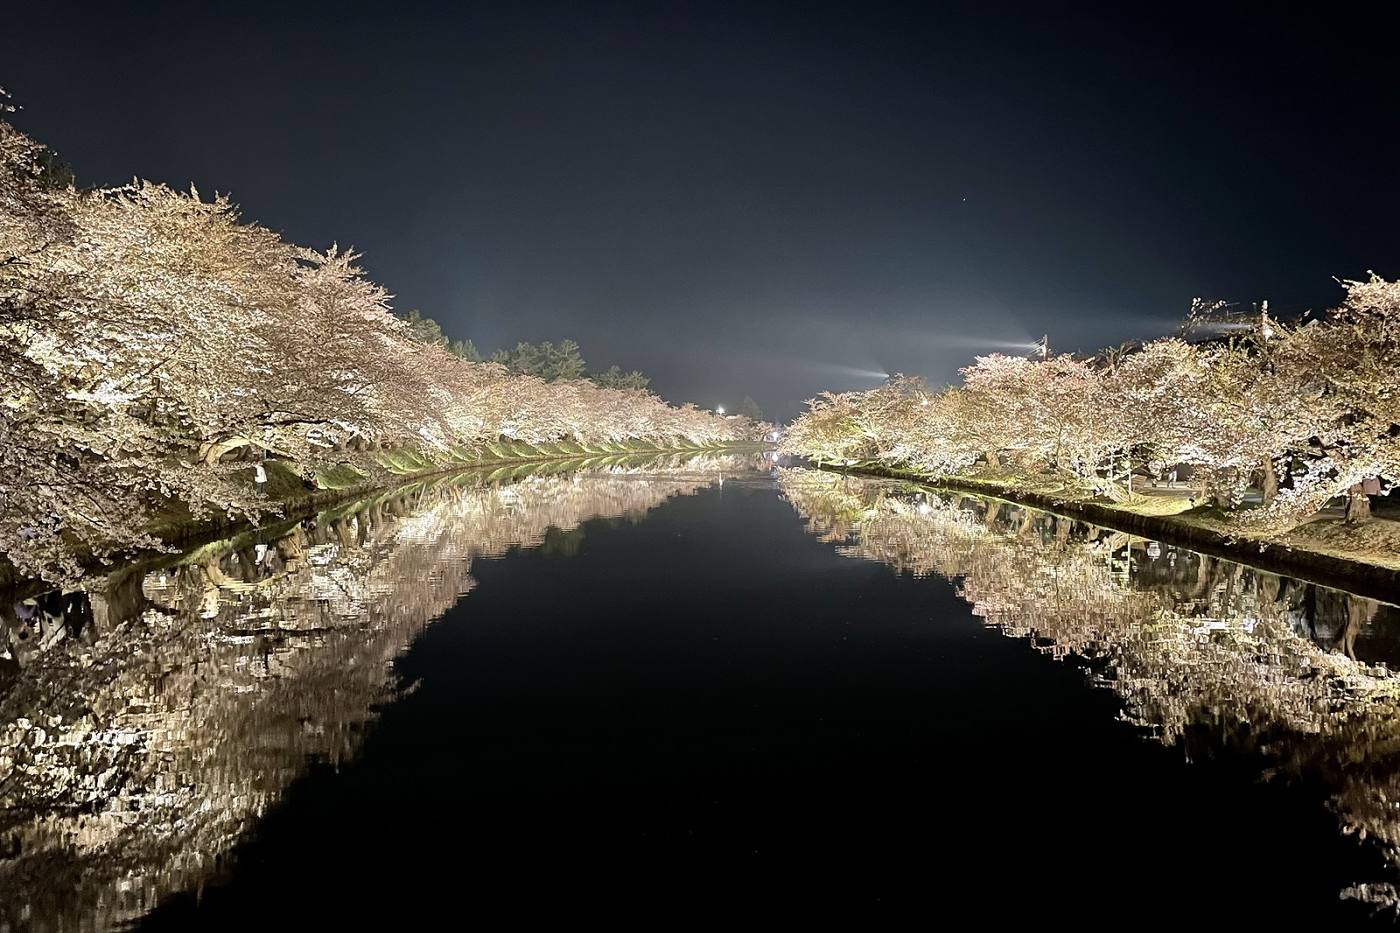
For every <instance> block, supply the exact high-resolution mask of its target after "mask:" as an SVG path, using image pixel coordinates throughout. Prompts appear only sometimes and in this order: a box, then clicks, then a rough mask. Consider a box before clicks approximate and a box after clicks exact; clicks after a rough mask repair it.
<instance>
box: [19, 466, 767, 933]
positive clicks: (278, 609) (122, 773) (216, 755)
mask: <svg viewBox="0 0 1400 933" xmlns="http://www.w3.org/2000/svg"><path fill="white" fill-rule="evenodd" d="M748 465H749V464H748V462H747V460H741V458H736V457H728V456H706V457H698V458H685V459H676V458H672V459H665V460H653V461H645V462H638V461H635V460H632V461H620V462H617V463H613V464H609V465H604V466H602V467H598V466H594V467H592V468H590V469H587V470H584V471H575V472H564V473H556V474H555V475H542V471H539V470H536V471H533V472H531V471H522V470H519V469H516V470H513V471H509V472H508V473H505V472H500V471H498V472H497V473H495V474H486V475H484V474H461V475H458V476H455V477H452V478H450V479H443V480H439V481H436V482H431V483H427V484H420V485H415V486H412V487H409V488H406V489H402V490H397V491H395V492H393V493H390V494H385V495H383V496H380V497H378V498H375V499H372V500H369V501H363V502H359V503H356V504H354V505H351V506H346V507H344V508H341V509H338V510H334V511H330V512H325V513H322V514H320V515H318V516H316V517H315V518H314V519H310V520H307V521H304V522H295V523H287V524H285V525H283V526H280V527H278V528H277V529H274V530H271V531H264V532H262V533H250V534H247V535H243V536H241V537H239V538H236V539H232V540H230V541H225V542H220V543H218V544H214V545H210V546H206V547H204V548H201V549H200V550H198V551H196V552H194V553H191V554H188V555H185V556H184V557H183V558H182V559H181V560H179V561H178V562H176V563H174V564H172V565H170V566H166V567H163V568H157V569H151V570H147V569H143V568H128V569H125V570H121V571H118V572H116V573H112V574H110V575H108V576H105V577H97V578H93V579H90V580H88V581H86V582H85V583H84V585H83V586H82V587H81V588H80V589H77V590H74V591H71V592H53V593H46V594H41V595H38V596H33V597H30V598H27V599H23V600H20V601H18V602H17V603H11V602H7V603H6V604H5V605H4V607H3V608H2V609H0V619H3V622H4V625H5V630H4V633H3V634H4V641H5V643H6V644H7V647H6V645H0V647H4V648H5V651H4V653H3V654H0V892H3V896H0V930H5V931H9V930H20V929H24V930H63V929H105V928H110V927H112V926H114V925H118V924H120V923H122V922H125V921H128V920H131V919H133V918H137V917H140V916H141V915H143V914H144V913H146V912H147V911H149V910H150V909H151V908H152V907H154V906H155V904H156V903H158V902H159V900H160V899H161V898H163V897H164V896H166V895H167V894H169V893H171V892H174V891H178V890H188V889H195V888H197V887H198V886H199V885H200V884H201V883H203V882H204V881H205V880H207V879H209V878H210V877H211V876H212V875H214V874H215V873H216V872H217V871H218V869H219V866H220V861H221V859H222V858H223V857H224V856H225V855H226V854H227V853H228V851H229V850H230V848H231V846H232V845H233V844H234V843H235V842H236V841H237V840H238V838H239V837H240V836H241V835H242V834H244V833H245V832H246V831H247V830H248V829H249V827H250V826H251V825H252V823H253V822H254V821H255V820H256V819H257V818H258V816H259V815H260V814H262V813H263V812H264V811H265V810H266V809H267V808H268V807H269V806H271V805H272V804H274V803H275V802H276V801H277V800H278V799H279V797H280V796H281V794H282V793H283V791H284V790H285V788H286V787H287V785H288V784H289V783H290V782H291V781H292V780H293V779H294V778H296V777H297V776H298V775H299V774H301V773H302V772H303V771H304V770H305V769H306V767H307V765H308V762H310V761H326V762H330V763H336V762H339V761H341V760H343V759H344V758H345V757H346V756H347V755H351V754H353V753H354V751H355V749H356V747H357V745H358V743H359V741H360V738H361V736H362V735H363V733H364V730H365V726H366V723H367V721H368V720H370V719H371V718H372V716H373V712H374V710H375V708H376V706H377V705H379V704H382V703H383V702H385V701H386V700H388V699H390V698H391V697H392V696H393V694H394V693H395V691H396V690H397V689H398V688H397V685H396V683H395V680H394V677H393V673H392V666H391V662H392V660H393V659H394V658H395V657H396V656H398V655H399V654H400V653H401V652H402V651H403V650H404V649H405V648H406V647H407V646H408V645H409V644H410V643H411V642H412V641H413V639H414V637H415V635H417V634H418V632H419V631H421V630H422V629H423V627H424V626H426V625H428V624H430V623H431V622H432V621H433V620H435V619H437V618H438V617H440V616H441V615H442V614H443V612H445V611H446V610H447V609H448V608H449V607H450V606H452V605H453V604H454V603H455V602H456V601H457V600H458V599H459V598H460V597H461V596H462V595H464V594H466V593H467V592H468V591H469V590H471V588H472V586H473V581H472V578H471V575H470V571H471V564H472V560H473V559H474V558H477V557H492V556H498V555H501V554H503V553H505V552H507V551H509V550H510V549H512V548H519V547H526V548H533V547H545V548H548V549H550V550H552V551H554V552H555V553H558V554H560V555H568V554H570V553H573V552H574V551H576V550H577V548H578V546H579V543H580V536H581V535H582V534H583V531H584V530H583V529H581V528H580V524H581V523H582V522H585V521H587V520H589V519H594V518H601V517H607V518H617V519H622V520H640V519H641V517H642V516H644V515H645V514H646V512H647V511H648V510H649V509H652V508H654V507H656V506H657V505H659V504H661V503H662V502H664V501H666V500H667V499H668V498H670V497H673V496H678V495H689V494H692V493H694V492H696V491H697V490H699V489H701V488H704V487H707V486H709V485H711V484H712V483H715V482H718V481H719V480H720V478H721V477H722V476H723V475H724V474H725V473H726V472H733V471H735V470H736V469H738V468H740V467H743V466H748Z"/></svg>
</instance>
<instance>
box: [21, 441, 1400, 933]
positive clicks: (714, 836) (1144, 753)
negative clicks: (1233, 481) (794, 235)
mask: <svg viewBox="0 0 1400 933" xmlns="http://www.w3.org/2000/svg"><path fill="white" fill-rule="evenodd" d="M4 612H5V615H4V619H5V625H6V629H5V633H4V634H5V639H6V646H5V648H4V651H3V654H0V930H14V931H19V930H40V931H42V930H85V929H123V928H141V929H178V930H184V929H200V928H230V929H232V928H239V929H245V928H250V927H254V928H282V927H301V928H316V929H335V928H348V927H354V928H362V927H363V926H365V925H367V924H372V923H374V922H375V921H377V920H381V919H382V920H383V921H384V922H387V923H393V924H395V928H404V929H411V928H418V927H420V926H428V925H429V924H433V925H435V926H436V925H445V924H450V925H451V926H453V927H456V926H464V925H466V924H468V923H471V922H474V921H475V922H488V923H489V922H502V921H504V922H510V923H512V924H522V923H529V922H531V921H535V920H546V921H553V922H570V923H584V922H594V923H626V924H628V925H640V924H643V923H645V924H647V925H649V926H673V925H676V924H677V923H681V922H685V921H689V920H694V919H704V920H709V921H712V922H729V923H734V922H747V923H753V922H755V921H757V922H764V921H772V922H784V921H787V922H791V921H792V920H794V919H834V918H841V917H851V918H861V919H862V920H863V922H867V923H871V922H873V923H880V922H882V920H883V921H889V922H894V921H896V920H902V919H903V918H907V917H921V918H922V917H927V918H928V919H929V920H931V921H935V922H936V921H938V920H942V919H945V918H947V919H951V920H953V922H955V923H956V922H957V921H958V920H960V919H961V918H962V917H973V918H977V919H978V921H979V922H980V923H993V924H999V923H1005V922H1011V921H1020V920H1029V919H1032V918H1033V919H1035V920H1037V921H1040V922H1054V921H1067V922H1073V923H1076V924H1080V925H1084V924H1099V923H1110V922H1119V923H1121V922H1125V921H1126V922H1129V923H1134V924H1137V923H1152V924H1156V923H1163V922H1184V921H1190V922H1194V923H1198V924H1199V923H1202V922H1206V923H1209V922H1213V921H1223V920H1241V919H1248V920H1251V921H1256V922H1284V923H1290V924H1297V923H1298V922H1300V921H1302V920H1322V921H1326V922H1333V923H1339V924H1343V925H1350V924H1377V925H1391V924H1393V922H1394V918H1395V915H1396V911H1395V904H1396V903H1397V902H1400V895H1397V889H1396V885H1397V884H1400V870H1397V867H1396V866H1397V864H1400V678H1397V677H1396V675H1395V674H1393V673H1392V671H1393V670H1395V669H1397V667H1400V613H1397V610H1396V609H1395V608H1394V607H1393V606H1390V605H1388V604H1385V603H1382V602H1377V601H1375V600H1371V599H1365V598H1361V597H1358V596H1354V595H1351V594H1347V593H1343V592H1340V591H1337V590H1331V589H1327V588H1325V587H1321V586H1317V585H1313V584H1310V583H1306V582H1303V581H1299V580H1294V579H1289V578H1281V577H1278V576H1274V575H1272V574H1268V573H1264V572H1261V571H1256V570H1254V569H1252V568H1250V567H1247V566H1244V565H1241V564H1236V563H1231V562H1228V561H1224V560H1219V559H1216V558H1212V557H1207V556H1203V555H1200V554H1195V553H1192V552H1190V551H1185V550H1181V549H1178V548H1173V547H1169V546H1167V545H1165V544H1161V543H1157V542H1151V541H1144V540H1142V539H1138V538H1133V537H1130V536H1127V535H1124V534H1121V533H1116V532H1112V531H1108V530H1104V529H1099V528H1094V527H1092V526H1088V525H1085V524H1082V523H1078V522H1074V521H1070V520H1067V519H1064V518H1060V517H1056V516H1054V515H1050V514H1047V513H1043V512H1037V511H1034V510H1030V509H1024V508H1020V507H1017V506H1014V505H1011V504H1008V503H999V502H992V501H987V500H983V499H978V498H974V497H968V496H940V495H937V494H934V493H931V492H928V491H923V490H918V489H915V488H913V487H909V486H906V485H902V484H898V483H892V482H884V481H868V480H859V479H854V478H850V477H843V476H837V475H833V474H829V473H821V472H817V471H812V470H806V469H800V468H782V467H778V466H776V465H775V464H773V463H772V462H771V461H769V460H765V459H763V458H760V457H753V458H738V457H725V456H718V457H706V458H696V459H663V460H656V461H638V460H617V461H608V462H599V463H594V464H588V465H585V466H584V467H583V468H581V469H577V470H570V471H561V470H559V469H557V468H543V469H537V470H535V471H529V470H519V469H518V470H514V471H499V472H497V473H495V474H489V473H481V474H463V475H461V476H458V477H453V478H451V479H446V480H439V481H436V482H433V483H429V484H426V485H419V486H415V487H411V488H409V489H405V490H400V491H396V492H394V493H386V494H385V495H383V496H380V497H378V498H376V499H373V500H370V501H366V502H361V503H356V504H354V505H349V506H345V507H342V508H341V509H338V510H335V511H333V512H328V513H324V514H322V515H319V516H317V517H315V518H312V519H308V520H306V521H303V522H300V523H294V524H292V523H289V524H284V525H283V526H279V527H277V528H275V529H269V530H266V531H263V532H251V533H248V534H245V535H242V536H240V537H238V538H236V539H232V540H230V541H226V542H219V543H216V544H213V545H208V546H206V547H204V548H201V549H199V550H197V551H195V552H193V553H190V554H187V555H183V556H182V557H180V558H179V559H178V560H173V561H172V562H170V563H167V564H166V565H165V566H145V567H134V568H127V569H123V570H118V571H116V572H114V573H111V574H107V575H104V576H101V577H94V578H93V579H91V580H89V581H87V582H86V583H85V584H84V585H83V586H82V587H81V588H77V589H74V590H71V591H67V592H52V593H44V594H38V595H32V596H29V597H27V598H25V599H18V600H16V601H14V602H13V605H7V606H6V607H5V609H4Z"/></svg>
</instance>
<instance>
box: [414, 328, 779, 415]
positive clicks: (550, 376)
mask: <svg viewBox="0 0 1400 933" xmlns="http://www.w3.org/2000/svg"><path fill="white" fill-rule="evenodd" d="M403 320H404V323H406V324H407V325H408V328H409V332H410V333H411V334H412V335H413V337H414V339H415V340H417V341H418V342H420V343H425V344H427V345H429V346H433V347H441V348H442V349H444V350H446V351H447V352H448V353H451V354H452V355H453V356H456V357H459V358H461V359H464V360H467V361H468V362H471V363H481V362H484V361H485V359H486V358H485V357H484V356H482V354H481V351H480V350H478V349H477V348H476V345H475V344H473V343H472V342H471V341H470V340H455V339H453V338H451V337H448V336H447V334H445V333H444V332H443V330H442V326H441V325H440V324H438V322H437V321H435V320H433V319H432V318H430V317H427V316H426V315H424V314H422V313H421V312H419V311H417V310H413V311H409V312H408V313H407V314H405V315H403ZM490 360H491V362H493V363H500V364H501V365H502V366H504V367H505V368H506V369H508V370H510V371H511V372H513V373H519V374H520V375H523V376H536V377H538V378H540V379H543V380H544V381H545V382H555V381H558V380H560V379H588V380H591V381H592V382H593V383H595V384H596V385H598V386H600V387H602V388H604V389H640V390H645V389H647V388H648V387H649V386H650V385H651V378H650V377H648V376H647V375H646V374H645V373H643V372H641V371H640V370H636V369H633V370H630V371H625V370H623V369H621V368H620V367H618V366H617V365H615V364H614V365H613V366H610V367H608V368H607V369H605V370H602V371H601V372H593V373H591V372H589V371H588V364H587V363H586V362H585V361H584V359H583V354H582V353H581V352H580V350H579V345H578V344H577V343H575V342H574V341H572V340H569V339H568V338H565V339H563V340H561V341H559V342H558V343H554V342H552V341H549V340H546V341H543V342H541V343H525V342H524V341H521V342H520V343H517V344H516V345H515V346H514V347H513V348H512V349H504V348H503V349H500V350H497V351H496V352H495V353H492V354H491V357H490ZM756 407H757V406H755V408H756Z"/></svg>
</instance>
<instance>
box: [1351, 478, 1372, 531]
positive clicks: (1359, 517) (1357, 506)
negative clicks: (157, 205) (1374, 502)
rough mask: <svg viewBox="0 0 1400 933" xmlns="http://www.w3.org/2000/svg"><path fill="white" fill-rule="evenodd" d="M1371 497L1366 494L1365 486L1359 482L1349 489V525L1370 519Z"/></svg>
mask: <svg viewBox="0 0 1400 933" xmlns="http://www.w3.org/2000/svg"><path fill="white" fill-rule="evenodd" d="M1370 518H1371V499H1370V497H1369V496H1367V495H1366V490H1365V487H1364V486H1362V484H1360V483H1357V484H1356V485H1355V486H1353V487H1351V489H1349V490H1348V491H1347V518H1346V522H1347V524H1348V525H1357V524H1360V523H1361V522H1365V521H1370Z"/></svg>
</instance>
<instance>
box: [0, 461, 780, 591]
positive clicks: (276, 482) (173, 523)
mask: <svg viewBox="0 0 1400 933" xmlns="http://www.w3.org/2000/svg"><path fill="white" fill-rule="evenodd" d="M769 446H770V445H768V444H762V443H758V442H751V441H729V442H725V443H716V444H684V443H679V442H677V443H668V444H661V445H658V444H653V443H650V442H645V441H631V442H626V443H615V444H588V445H582V444H577V443H572V442H561V443H547V444H531V443H528V442H526V441H507V440H502V441H497V442H493V443H489V444H483V445H482V446H480V447H478V448H474V449H472V450H463V449H454V450H452V451H450V452H449V454H447V455H445V456H444V455H438V456H436V457H427V456H424V455H423V454H421V453H419V452H416V451H413V450H409V449H405V448H399V449H393V450H378V451H373V452H369V453H365V454H364V455H363V456H364V459H365V462H364V464H363V466H362V467H361V468H358V469H357V468H356V467H354V466H351V465H349V464H341V465H338V466H336V467H334V468H332V469H330V470H324V471H321V472H318V473H317V474H316V481H315V485H314V487H313V486H310V485H308V484H307V483H306V482H305V481H304V480H303V479H302V477H301V475H300V474H299V473H298V472H297V469H296V467H295V465H293V464H291V463H289V462H287V461H283V460H275V459H272V460H264V461H262V463H263V468H264V469H265V470H266V473H267V482H266V483H265V484H263V487H262V492H263V495H264V496H266V497H267V500H268V504H269V506H271V507H272V509H271V510H270V511H269V513H268V514H267V515H265V516H264V520H262V521H259V522H249V521H246V520H244V519H242V518H238V517H235V518H229V517H228V516H226V515H215V516H207V517H204V518H200V519H195V518H194V517H193V516H192V515H191V513H190V510H189V508H188V507H187V506H186V505H185V504H184V503H183V502H179V501H171V502H169V503H168V504H167V505H166V506H165V507H164V508H163V509H162V510H161V511H159V512H158V513H157V514H156V516H155V519H154V521H153V522H152V523H151V525H150V526H149V528H148V531H149V532H150V533H151V534H152V535H154V536H155V537H157V538H159V539H160V540H161V541H163V542H164V543H165V544H167V545H185V546H197V545H199V544H201V543H204V542H210V541H215V540H219V539H222V538H225V537H227V536H229V535H230V534H233V533H237V532H239V531H241V530H252V529H259V530H262V531H264V532H270V531H275V530H277V529H278V528H280V527H282V526H284V525H285V526H288V527H290V525H292V524H295V523H296V522H297V521H300V520H301V519H302V518H305V517H306V516H308V515H312V514H315V513H317V512H321V511H323V510H326V509H331V508H334V507H337V506H346V505H358V504H360V503H362V502H363V501H364V500H366V499H371V498H373V497H375V496H377V495H381V494H397V493H399V492H401V491H402V490H403V489H404V487H407V486H411V485H412V484H414V483H418V482H422V481H425V480H431V479H433V478H435V477H443V476H448V475H450V474H453V473H464V472H472V473H478V474H479V473H480V472H481V471H486V475H485V477H484V479H485V481H487V482H500V481H502V480H508V479H511V478H514V477H515V476H517V475H520V474H525V473H536V472H539V471H540V470H541V469H548V470H550V471H564V470H572V469H579V468H584V467H589V466H598V465H603V464H610V463H616V462H618V461H625V460H629V459H633V460H635V459H637V458H641V457H647V456H662V455H666V454H700V453H725V452H740V453H742V452H744V451H750V450H753V451H758V450H765V449H767V448H768V447H769ZM252 468H253V465H252V464H251V463H250V464H248V482H249V484H250V485H251V483H252ZM168 559H169V557H168V555H166V556H160V555H150V554H146V555H142V554H130V555H127V556H126V558H125V559H122V558H116V557H114V558H113V560H114V561H115V562H116V563H122V564H125V563H143V562H145V561H155V562H162V561H168ZM88 563H90V564H91V565H92V568H93V570H95V571H96V570H101V569H103V565H104V564H105V563H106V562H103V561H99V560H97V559H95V558H94V559H92V560H91V561H89V562H88ZM26 582H27V581H25V580H24V579H23V578H21V577H18V576H17V575H16V574H15V573H14V570H13V568H12V567H11V566H10V565H9V563H8V562H7V561H5V560H4V557H3V556H2V555H0V591H7V590H10V589H17V588H20V587H23V586H24V585H25V584H26Z"/></svg>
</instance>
